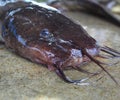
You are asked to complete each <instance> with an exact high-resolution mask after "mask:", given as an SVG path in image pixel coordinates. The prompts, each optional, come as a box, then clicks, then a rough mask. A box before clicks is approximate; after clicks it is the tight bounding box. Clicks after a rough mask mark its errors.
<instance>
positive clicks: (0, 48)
mask: <svg viewBox="0 0 120 100" xmlns="http://www.w3.org/2000/svg"><path fill="white" fill-rule="evenodd" d="M67 15H68V16H70V17H72V18H73V19H75V20H76V21H77V23H80V24H81V25H83V26H84V27H85V28H86V30H87V31H88V33H89V34H90V35H91V36H93V37H94V38H95V39H97V40H98V43H99V44H102V45H107V46H110V47H112V48H114V49H116V50H118V51H120V29H119V27H117V26H115V25H112V24H110V23H108V22H105V21H104V20H101V19H98V18H96V17H93V16H90V15H86V14H82V13H77V12H76V13H67ZM101 60H102V59H101ZM115 60H117V59H115ZM108 62H114V61H112V60H110V61H108ZM83 67H84V68H86V69H88V70H90V71H97V70H98V69H99V68H98V66H96V65H95V64H94V63H90V64H88V65H85V66H83ZM106 68H107V69H108V71H109V72H110V73H111V74H112V75H113V76H114V77H115V79H116V80H117V81H118V83H119V84H120V75H119V73H120V63H118V64H116V65H113V66H110V67H107V66H106ZM66 73H67V75H68V76H71V77H75V78H83V77H86V75H84V74H83V73H80V72H76V71H72V70H71V71H66ZM89 81H90V82H95V83H94V84H93V85H94V86H93V85H91V86H76V85H72V84H67V83H65V82H63V81H62V80H61V79H60V78H59V77H57V75H56V74H55V73H54V72H50V71H49V70H48V69H47V68H45V66H42V65H37V64H34V63H32V62H30V61H28V60H26V59H24V58H22V57H19V56H17V55H16V54H14V53H12V52H11V51H10V50H8V49H7V48H6V47H5V46H4V45H0V100H118V98H120V95H119V93H120V87H118V86H116V84H115V83H114V82H113V81H112V80H111V79H110V78H109V77H108V76H107V75H106V74H105V73H104V72H102V73H101V74H100V75H97V76H95V77H93V78H91V79H90V80H89Z"/></svg>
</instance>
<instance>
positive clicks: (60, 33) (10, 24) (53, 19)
mask: <svg viewBox="0 0 120 100" xmlns="http://www.w3.org/2000/svg"><path fill="white" fill-rule="evenodd" d="M17 3H18V2H17ZM22 3H23V4H24V2H22ZM14 5H15V6H14ZM7 6H8V5H7ZM12 6H13V9H11V10H9V9H8V10H6V11H5V12H4V13H3V14H2V17H1V19H2V37H3V39H4V42H5V45H6V46H7V47H8V48H11V49H12V51H14V52H15V53H17V54H19V55H20V56H22V57H24V58H26V59H29V60H31V61H33V62H35V63H39V64H44V65H46V66H47V67H48V69H50V70H53V71H54V72H56V74H57V75H58V76H60V77H61V78H62V79H63V80H64V81H66V82H68V83H74V84H79V83H81V80H70V79H68V78H67V77H66V75H65V74H64V72H63V70H65V69H69V68H73V69H77V70H79V71H82V72H85V73H87V72H86V71H84V70H82V69H81V68H80V67H79V66H80V65H82V64H84V63H86V62H89V61H94V62H95V63H96V64H97V65H99V66H100V67H101V68H102V69H103V70H104V71H106V70H105V69H104V67H103V66H102V65H101V62H99V61H97V60H96V59H94V57H95V56H98V55H99V52H100V51H104V52H107V53H109V54H111V55H112V56H115V57H118V56H120V53H119V52H117V51H114V50H113V49H111V48H108V47H101V46H99V45H97V41H96V40H95V39H94V38H92V37H91V36H90V35H89V34H88V33H87V32H86V31H85V30H84V29H83V28H82V26H81V25H78V24H76V23H75V22H73V21H72V20H70V19H69V18H67V17H66V16H64V15H62V14H61V13H59V12H58V11H55V10H51V9H46V8H44V7H41V6H39V5H36V4H32V3H28V4H27V3H25V5H24V6H23V5H22V6H18V7H17V6H16V3H13V4H12ZM106 73H107V74H108V75H109V76H110V77H111V78H112V79H113V80H114V81H115V79H114V78H113V77H112V76H111V75H110V74H109V73H108V72H107V71H106ZM115 82H116V81H115Z"/></svg>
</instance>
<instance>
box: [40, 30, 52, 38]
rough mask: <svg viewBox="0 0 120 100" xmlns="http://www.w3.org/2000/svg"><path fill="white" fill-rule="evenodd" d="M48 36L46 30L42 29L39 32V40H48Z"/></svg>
mask: <svg viewBox="0 0 120 100" xmlns="http://www.w3.org/2000/svg"><path fill="white" fill-rule="evenodd" d="M49 36H50V32H49V30H48V29H43V30H42V31H41V32H40V37H41V38H48V37H49Z"/></svg>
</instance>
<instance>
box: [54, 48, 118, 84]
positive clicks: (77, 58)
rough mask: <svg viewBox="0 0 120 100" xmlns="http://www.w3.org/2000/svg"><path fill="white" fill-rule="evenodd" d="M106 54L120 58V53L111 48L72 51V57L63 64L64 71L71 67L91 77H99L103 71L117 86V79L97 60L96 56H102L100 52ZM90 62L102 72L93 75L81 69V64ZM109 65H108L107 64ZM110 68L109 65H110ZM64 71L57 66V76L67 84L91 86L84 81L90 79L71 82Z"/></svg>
mask: <svg viewBox="0 0 120 100" xmlns="http://www.w3.org/2000/svg"><path fill="white" fill-rule="evenodd" d="M101 51H102V52H105V53H107V54H110V55H111V56H112V57H120V52H118V51H116V50H114V49H112V48H109V47H106V46H104V47H100V46H99V47H98V48H95V49H94V48H93V49H89V50H88V49H87V50H86V49H83V50H78V49H73V50H71V56H70V57H69V58H68V59H67V60H66V61H65V62H64V64H63V67H62V68H63V69H65V68H69V66H71V68H74V69H76V70H78V71H80V72H83V73H87V74H91V75H90V77H92V76H95V75H98V74H99V73H100V72H101V71H102V70H103V71H104V72H106V74H108V76H109V77H110V78H111V79H112V80H113V81H114V82H115V83H116V84H117V85H119V84H118V82H117V81H116V79H115V78H114V77H113V76H112V75H111V74H110V73H109V72H108V71H107V70H106V69H105V68H104V66H103V65H104V64H105V63H103V62H100V61H99V60H97V59H96V58H95V57H94V56H98V55H100V54H99V52H101ZM78 54H79V55H78ZM89 61H93V62H94V63H95V64H97V65H98V66H99V67H100V68H101V69H102V70H101V71H99V72H94V73H91V72H89V71H86V70H84V69H82V68H81V67H80V65H81V64H84V63H85V62H86V63H88V62H89ZM106 65H107V64H106ZM108 66H109V65H108ZM63 69H61V67H58V66H56V74H57V75H58V76H59V77H60V78H62V79H63V80H64V81H65V82H67V83H72V84H77V85H81V84H82V85H89V83H84V81H85V80H86V79H89V77H88V78H84V79H79V80H71V79H70V78H69V77H67V76H66V75H65V73H64V72H63Z"/></svg>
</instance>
